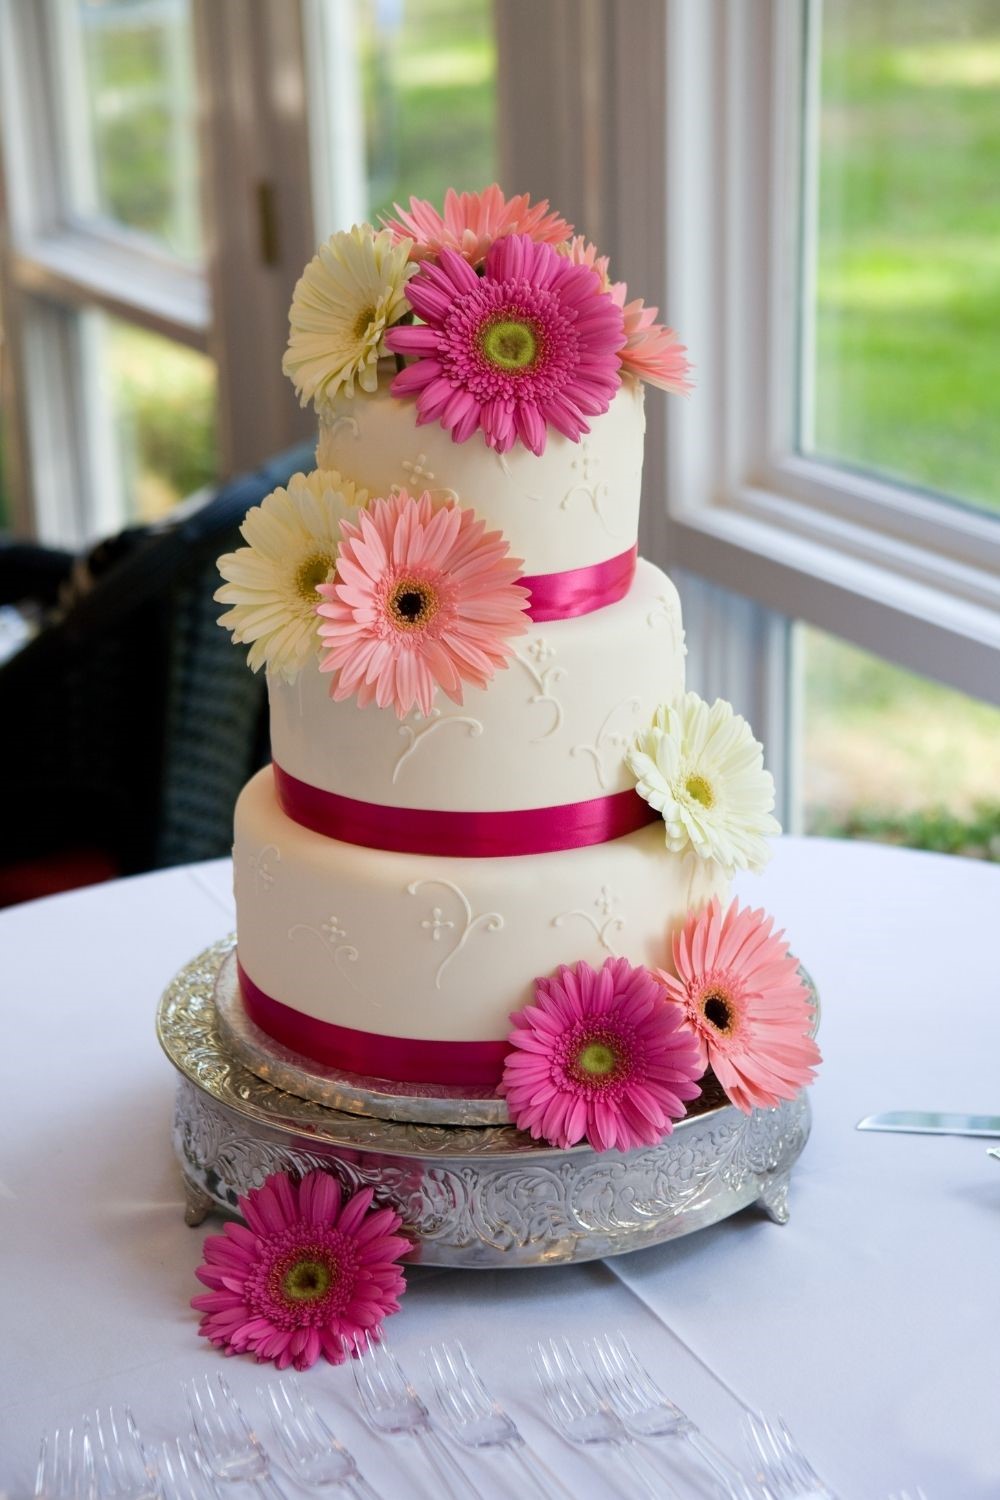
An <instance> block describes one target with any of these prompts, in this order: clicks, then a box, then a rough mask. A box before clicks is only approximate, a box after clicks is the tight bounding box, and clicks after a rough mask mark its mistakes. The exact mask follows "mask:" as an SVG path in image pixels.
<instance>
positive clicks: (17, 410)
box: [0, 0, 315, 546]
mask: <svg viewBox="0 0 1000 1500" xmlns="http://www.w3.org/2000/svg"><path fill="white" fill-rule="evenodd" d="M68 3H69V0H0V305H2V307H3V311H4V332H5V338H6V342H7V348H6V350H5V354H4V357H5V373H6V376H7V378H6V380H5V383H4V403H5V411H4V417H5V427H6V430H7V431H8V432H9V433H10V434H11V439H12V441H11V443H10V459H11V469H12V472H11V475H10V480H11V483H10V489H11V493H12V499H13V504H14V507H15V509H14V517H13V522H14V528H15V530H17V531H18V532H21V533H23V534H26V535H34V536H37V537H39V538H40V539H41V540H44V541H52V542H57V543H59V544H61V545H69V546H81V545H84V544H85V543H86V542H87V541H89V540H90V539H91V538H92V537H93V536H94V535H96V534H97V533H99V532H100V531H102V530H106V529H107V527H108V525H109V524H113V521H112V518H111V517H110V516H109V514H108V497H107V493H106V491H107V482H108V474H109V471H108V462H107V446H108V445H107V441H106V435H102V434H101V432H99V431H98V430H97V429H96V428H95V426H94V421H95V419H94V402H93V389H92V386H93V370H92V359H90V358H89V357H88V347H89V345H90V342H91V341H90V340H88V337H87V335H86V330H85V328H84V326H83V325H84V324H85V322H86V319H85V317H81V316H80V314H86V313H87V312H88V311H90V310H99V311H102V312H104V313H107V314H110V315H111V316H113V317H115V318H118V319H121V320H123V321H125V322H127V323H130V324H132V325H134V326H136V327H139V328H143V329H145V330H147V331H148V332H151V333H154V334H158V335H160V336H162V337H166V338H168V339H171V340H172V341H173V342H175V343H177V344H179V345H182V346H184V347H187V348H190V349H194V350H197V351H198V352H200V353H203V354H206V355H207V356H209V357H210V358H211V359H212V360H213V361H214V362H215V365H216V369H217V378H218V386H217V389H218V398H217V444H218V457H219V475H218V477H219V478H220V479H222V478H224V477H226V476H228V475H231V474H234V473H237V472H240V471H241V470H245V469H250V468H253V467H255V466H256V465H257V464H259V463H260V462H262V461H263V460H264V459H266V458H267V457H269V456H270V455H272V454H273V453H275V452H278V451H280V450H281V449H283V448H286V447H289V446H291V445H292V444H294V443H296V442H299V441H300V440H301V439H302V438H304V437H305V436H307V435H308V433H309V432H310V431H311V422H310V418H309V415H308V413H306V412H303V411H302V410H301V409H300V408H299V406H298V404H297V403H296V400H295V396H294V392H293V391H292V390H291V387H290V386H289V384H288V382H287V381H286V380H285V377H284V376H283V375H282V373H281V355H282V353H283V350H284V346H285V341H286V337H287V313H288V305H289V302H290V299H291V291H292V287H293V286H294V283H295V280H296V278H297V277H298V275H299V274H300V272H301V269H302V266H303V265H304V264H305V262H306V261H307V260H308V259H309V257H310V256H311V255H312V253H313V250H314V249H315V244H314V240H313V218H312V201H311V194H310V192H309V121H308V112H307V100H306V87H305V76H306V66H305V58H304V48H303V37H302V18H301V14H300V0H227V4H226V5H225V6H218V5H216V4H214V3H213V0H192V22H193V33H194V48H195V76H194V78H193V80H192V87H193V89H194V92H195V98H196V104H197V113H198V119H199V151H200V153H201V178H202V188H201V211H202V230H203V241H204V261H203V263H202V264H201V265H198V266H192V265H190V264H188V263H186V262H184V261H183V260H181V259H178V258H174V257H172V256H171V255H170V254H169V253H168V252H167V251H165V250H164V249H163V248H161V247H160V246H158V245H156V244H155V242H152V241H149V240H146V239H145V238H144V237H143V236H141V235H138V234H133V233H132V232H130V231H129V230H128V229H127V228H123V227H122V226H120V225H116V224H114V223H110V222H108V221H107V220H102V219H100V218H97V217H95V218H87V219H85V220H84V219H81V218H80V216H79V214H78V212H77V211H76V210H75V208H74V206H73V198H72V194H71V192H70V186H69V179H70V177H71V176H72V170H73V169H72V167H71V165H70V163H69V162H68V160H67V153H66V149H65V142H66V140H67V134H68V123H67V121H66V120H65V119H64V118H62V114H63V112H64V111H65V108H66V106H65V101H64V100H63V98H62V95H63V92H64V88H62V87H60V80H62V81H63V85H64V87H65V90H66V91H67V92H72V87H71V83H72V80H70V83H69V84H67V83H66V74H67V64H66V58H65V22H66V6H67V4H68ZM289 163H293V164H295V165H294V167H289V165H288V164H289ZM265 218H266V219H267V222H265ZM43 389H44V393H45V394H44V398H43V397H42V396H41V391H42V390H43ZM36 393H37V394H36Z"/></svg>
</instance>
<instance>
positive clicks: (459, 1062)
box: [237, 960, 509, 1088]
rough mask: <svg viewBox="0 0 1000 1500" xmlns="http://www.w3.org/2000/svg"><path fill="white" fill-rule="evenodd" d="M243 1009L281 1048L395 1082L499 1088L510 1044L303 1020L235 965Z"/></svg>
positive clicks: (349, 1070) (344, 1068)
mask: <svg viewBox="0 0 1000 1500" xmlns="http://www.w3.org/2000/svg"><path fill="white" fill-rule="evenodd" d="M237 970H238V973H239V977H240V992H241V994H242V996H243V1006H244V1009H245V1010H246V1013H247V1015H248V1016H249V1017H250V1019H251V1021H253V1023H254V1025H255V1026H259V1027H260V1029H261V1031H266V1032H267V1034H268V1036H270V1037H273V1039H274V1040H275V1041H276V1042H280V1043H281V1045H282V1046H283V1047H288V1048H289V1050H290V1051H292V1052H297V1053H299V1054H300V1055H301V1056H302V1057H308V1058H310V1059H311V1060H312V1061H313V1062H318V1063H322V1064H323V1066H324V1067H330V1068H341V1069H343V1070H344V1071H345V1072H347V1073H360V1074H361V1075H362V1076H363V1077H366V1078H389V1079H393V1080H395V1081H396V1082H397V1083H439V1084H441V1083H443V1084H466V1085H471V1086H475V1087H477V1088H495V1087H496V1085H497V1084H498V1083H499V1082H500V1077H501V1074H502V1073H503V1065H504V1058H505V1057H506V1055H507V1052H508V1050H509V1047H508V1043H507V1042H505V1041H500V1042H440V1041H428V1040H427V1039H426V1038H422V1037H406V1036H379V1035H378V1034H377V1033H376V1032H372V1031H356V1030H355V1029H354V1028H353V1027H351V1026H338V1025H336V1024H335V1023H334V1022H333V1021H321V1020H319V1018H318V1017H317V1016H307V1015H304V1014H303V1012H302V1011H299V1010H293V1008H292V1007H291V1006H290V1005H284V1004H283V1003H282V1002H281V1001H280V1000H275V999H274V998H273V997H272V996H271V995H268V994H266V993H265V992H264V990H262V989H261V988H260V986H259V985H257V984H255V983H254V981H253V980H252V979H251V978H250V976H249V974H248V973H247V972H246V970H245V969H244V967H243V965H242V964H241V963H240V962H239V960H237Z"/></svg>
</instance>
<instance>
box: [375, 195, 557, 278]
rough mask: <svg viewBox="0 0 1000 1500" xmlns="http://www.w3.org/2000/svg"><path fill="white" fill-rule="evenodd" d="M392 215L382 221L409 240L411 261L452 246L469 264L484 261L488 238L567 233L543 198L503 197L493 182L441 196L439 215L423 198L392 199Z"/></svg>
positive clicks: (552, 237)
mask: <svg viewBox="0 0 1000 1500" xmlns="http://www.w3.org/2000/svg"><path fill="white" fill-rule="evenodd" d="M393 207H394V208H395V210H396V213H397V215H398V217H397V218H395V219H387V218H384V217H383V219H382V223H383V224H384V225H385V227H386V229H387V230H388V231H389V233H390V234H391V235H392V236H393V238H394V239H396V240H400V241H401V240H402V239H403V238H404V237H406V236H408V237H409V239H410V240H411V241H412V246H411V247H410V251H409V254H410V259H411V260H417V261H419V260H427V259H428V258H429V257H432V256H436V255H438V254H439V253H440V251H441V250H443V249H448V250H454V251H456V253H457V254H459V255H461V256H463V257H464V258H465V259H466V260H467V261H468V262H469V264H470V265H473V266H477V265H479V263H480V262H481V261H482V260H483V259H484V257H485V255H486V252H487V251H488V250H489V248H490V246H491V245H492V244H493V241H494V240H499V239H502V238H503V236H504V235H507V234H526V235H528V236H529V238H530V239H533V240H537V241H538V242H539V243H541V244H545V245H557V244H559V242H560V241H561V240H565V239H568V238H569V236H570V235H571V234H572V233H573V226H572V224H567V223H566V220H565V219H562V218H560V217H559V215H558V214H555V213H550V212H549V204H548V199H543V200H542V202H541V203H535V204H533V203H532V202H531V199H530V198H529V197H528V194H527V193H521V194H519V196H518V197H516V198H505V197H504V195H503V193H502V192H501V191H500V188H499V187H498V186H497V184H496V183H495V182H494V183H493V184H492V186H491V187H488V188H485V189H484V190H483V192H481V193H456V192H455V189H454V188H449V189H448V191H447V192H446V193H445V195H444V213H443V214H441V213H439V212H438V210H437V209H436V208H435V207H434V205H433V204H432V203H428V202H427V201H426V199H423V198H411V199H410V207H409V210H407V209H405V208H401V207H400V205H399V204H398V203H396V204H394V205H393Z"/></svg>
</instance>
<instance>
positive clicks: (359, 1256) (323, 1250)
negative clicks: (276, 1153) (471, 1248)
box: [191, 1171, 412, 1370]
mask: <svg viewBox="0 0 1000 1500" xmlns="http://www.w3.org/2000/svg"><path fill="white" fill-rule="evenodd" d="M372 1197H373V1190H372V1189H371V1188H362V1190H361V1191H360V1192H358V1193H355V1194H354V1195H353V1196H352V1197H350V1198H348V1199H346V1201H344V1200H343V1198H342V1195H341V1190H340V1185H339V1184H338V1183H337V1181H336V1180H335V1179H334V1178H333V1177H331V1176H329V1174H328V1173H326V1172H319V1171H317V1172H310V1173H309V1174H308V1175H307V1176H306V1177H303V1179H302V1181H301V1182H299V1183H298V1184H296V1183H295V1182H293V1181H292V1180H291V1179H290V1178H289V1177H288V1176H287V1175H286V1174H285V1173H284V1172H275V1173H274V1174H273V1175H272V1176H270V1177H269V1178H268V1179H267V1181H266V1182H265V1183H264V1186H263V1187H260V1188H255V1189H253V1190H252V1191H251V1192H249V1193H247V1195H246V1196H245V1197H243V1198H240V1200H239V1206H240V1213H241V1214H242V1215H243V1217H244V1219H245V1220H246V1225H245V1226H244V1225H242V1224H232V1223H229V1224H226V1225H225V1227H224V1232H223V1233H222V1234H213V1235H209V1236H208V1238H207V1239H206V1241H205V1248H204V1254H205V1262H204V1264H203V1265H200V1266H199V1267H198V1269H197V1271H196V1272H195V1275H196V1276H197V1277H198V1280H199V1281H202V1282H204V1284H205V1286H207V1287H209V1288H210V1289H211V1290H210V1291H209V1292H207V1293H202V1294H201V1295H200V1296H198V1297H192V1299H191V1306H192V1307H194V1308H196V1309H197V1310H198V1311H199V1312H201V1313H203V1314H204V1316H203V1318H202V1320H201V1326H200V1328H199V1330H198V1331H199V1333H201V1334H202V1335H203V1336H204V1337H205V1338H207V1339H210V1340H211V1342H212V1343H213V1344H217V1345H218V1346H219V1348H221V1349H224V1350H225V1352H226V1353H227V1354H254V1355H256V1356H257V1359H258V1360H259V1361H263V1360H273V1361H274V1362H275V1364H276V1365H277V1367H278V1369H279V1370H284V1369H287V1367H288V1366H289V1365H294V1366H295V1368H296V1369H297V1370H306V1369H308V1368H309V1366H310V1365H314V1364H315V1363H316V1361H317V1359H319V1357H320V1355H321V1354H322V1355H323V1356H324V1357H325V1358H326V1359H328V1360H329V1362H330V1363H331V1364H334V1365H339V1364H342V1363H343V1361H344V1359H345V1358H346V1356H347V1354H349V1353H353V1351H354V1346H355V1341H356V1340H357V1339H359V1338H361V1337H362V1336H363V1335H364V1334H365V1333H367V1332H371V1333H375V1332H376V1330H377V1329H378V1328H379V1326H380V1325H381V1323H382V1321H383V1319H384V1318H386V1317H388V1316H389V1314H390V1313H394V1312H398V1311H399V1301H398V1298H399V1297H401V1296H402V1294H403V1292H404V1291H405V1289H406V1283H405V1281H404V1278H403V1272H402V1269H401V1268H400V1267H399V1266H398V1265H397V1264H396V1262H397V1261H398V1260H399V1257H400V1256H401V1255H404V1254H405V1253H406V1252H407V1251H408V1250H410V1249H411V1248H412V1247H411V1245H410V1242H409V1240H407V1239H404V1238H403V1236H402V1235H399V1234H397V1233H396V1231H397V1229H399V1227H400V1224H401V1223H402V1220H401V1219H400V1216H399V1214H397V1213H396V1212H395V1211H394V1210H393V1209H391V1208H379V1209H373V1208H372Z"/></svg>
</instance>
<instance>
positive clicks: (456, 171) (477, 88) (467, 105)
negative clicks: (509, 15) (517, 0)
mask: <svg viewBox="0 0 1000 1500" xmlns="http://www.w3.org/2000/svg"><path fill="white" fill-rule="evenodd" d="M356 13H357V37H358V51H359V55H360V62H361V73H362V90H363V94H362V103H363V110H364V120H365V164H366V176H367V189H368V212H369V215H370V216H372V217H374V216H375V215H377V214H379V213H385V212H387V211H388V210H389V209H390V208H391V207H392V204H393V203H394V202H401V203H404V204H405V203H406V202H407V201H408V199H409V197H410V196H411V195H414V196H416V197H418V198H429V199H431V201H432V202H434V203H437V204H440V202H441V200H442V198H443V197H444V192H445V189H446V188H448V187H454V188H457V189H458V190H460V191H461V190H462V189H475V188H482V187H486V186H487V185H488V184H489V183H491V182H492V181H493V180H494V178H495V177H496V172H497V168H496V147H495V123H494V122H495V97H494V95H495V88H494V78H495V72H496V49H495V44H494V35H493V8H492V4H491V0H356Z"/></svg>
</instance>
